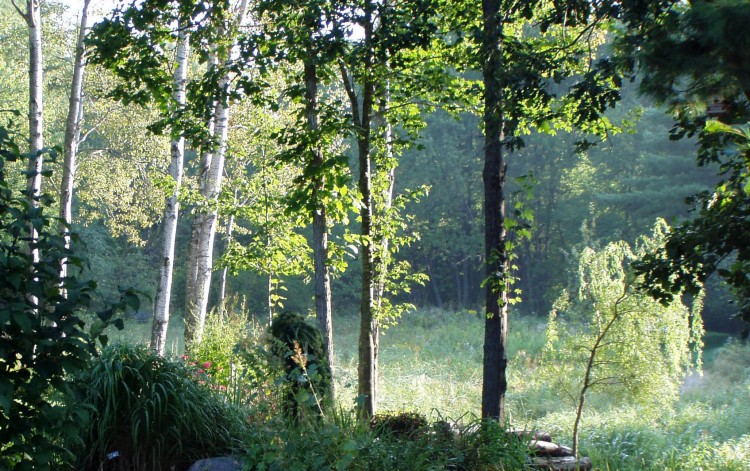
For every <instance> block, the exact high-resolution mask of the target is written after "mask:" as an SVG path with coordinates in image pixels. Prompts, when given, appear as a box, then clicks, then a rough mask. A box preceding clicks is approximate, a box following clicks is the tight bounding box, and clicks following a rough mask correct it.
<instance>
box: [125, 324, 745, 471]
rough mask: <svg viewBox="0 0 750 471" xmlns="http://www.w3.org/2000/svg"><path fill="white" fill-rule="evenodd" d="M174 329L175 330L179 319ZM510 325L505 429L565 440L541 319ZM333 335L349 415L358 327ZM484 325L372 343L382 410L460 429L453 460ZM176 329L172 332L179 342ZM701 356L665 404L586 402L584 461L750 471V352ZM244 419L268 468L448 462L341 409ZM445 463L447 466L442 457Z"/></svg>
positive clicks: (471, 411) (473, 388)
mask: <svg viewBox="0 0 750 471" xmlns="http://www.w3.org/2000/svg"><path fill="white" fill-rule="evenodd" d="M175 321H176V322H177V325H178V329H179V320H175ZM510 326H511V331H510V335H509V340H508V348H509V352H508V353H509V361H510V363H509V368H508V373H509V391H508V396H507V399H508V402H507V409H508V413H509V416H510V420H511V423H512V425H513V426H516V427H525V428H537V429H538V428H541V429H545V430H547V431H549V432H551V433H552V434H553V436H554V437H555V439H556V440H557V441H560V442H563V443H565V442H567V441H569V440H570V434H571V426H572V423H573V418H574V406H573V403H574V402H573V400H572V397H568V396H567V395H566V394H567V393H566V391H567V390H568V387H569V386H570V383H571V381H570V378H564V377H555V375H554V373H553V374H550V373H549V371H546V370H545V365H543V364H540V361H539V358H540V356H541V355H540V353H541V351H542V348H543V346H544V344H545V334H544V330H545V329H544V328H545V325H544V321H543V320H541V319H539V318H523V317H517V318H513V317H512V318H511V320H510ZM136 327H140V328H141V331H142V333H141V334H137V332H136V331H137V329H133V330H131V331H130V332H128V331H127V328H126V334H125V335H126V338H131V339H135V338H138V335H140V336H141V337H140V338H141V339H144V340H145V339H147V338H148V335H147V333H146V332H147V330H148V328H143V327H142V326H141V325H136ZM334 328H335V332H334V342H335V358H334V372H335V380H336V388H337V400H338V403H339V407H340V408H341V410H345V411H350V410H352V408H353V406H354V404H355V398H356V382H357V372H356V365H357V348H356V346H357V340H358V331H357V329H358V321H357V319H356V318H355V317H349V316H339V317H337V318H336V319H335V322H334ZM483 328H484V319H483V318H481V316H478V315H476V314H471V313H466V312H464V313H450V312H444V311H419V312H413V313H409V314H407V315H406V316H404V318H403V319H402V320H401V321H400V323H399V324H398V325H396V326H393V327H391V328H389V329H387V330H386V331H385V332H383V336H382V340H381V350H380V356H379V360H380V370H379V378H380V395H381V396H380V400H379V404H378V408H379V410H381V411H414V412H418V413H421V414H424V415H426V416H427V417H429V418H430V419H432V420H433V421H435V420H440V419H447V420H449V421H453V422H455V423H457V427H458V428H459V430H461V429H462V428H461V427H462V424H463V427H464V428H463V430H465V431H466V433H465V434H461V433H459V437H458V439H457V440H458V441H459V442H461V441H463V442H465V443H463V444H462V445H456V444H451V445H450V446H451V447H458V448H452V449H453V451H452V452H450V453H448V455H451V456H453V457H454V458H455V459H456V460H467V459H469V458H470V455H471V451H470V450H471V449H472V448H471V447H472V446H473V445H471V446H470V445H469V444H468V442H471V441H472V440H478V439H479V438H477V437H476V436H475V435H473V434H472V431H476V428H474V429H470V428H466V427H467V426H468V424H472V423H473V421H474V420H475V417H476V415H477V414H478V413H479V410H480V396H481V386H480V385H481V373H482V342H483ZM178 329H173V330H177V335H178V336H179V335H180V334H181V332H180V331H179V330H178ZM256 335H257V333H256ZM717 340H718V339H717ZM250 343H252V342H250ZM250 343H248V344H247V345H246V347H247V348H251V347H252V346H251V345H250ZM174 345H175V348H177V349H179V348H180V347H179V344H178V343H174ZM178 353H181V351H180V350H176V351H175V354H178ZM706 358H707V361H706V366H705V369H704V372H703V375H702V376H701V375H700V374H698V373H695V374H694V375H692V376H691V377H690V378H688V379H687V380H686V381H685V383H684V385H683V387H682V388H681V393H680V400H679V401H678V402H677V404H676V405H675V406H674V407H672V408H665V409H655V408H647V407H644V406H637V405H635V404H629V403H627V402H614V401H613V400H611V399H610V398H608V397H607V396H606V395H603V394H600V395H598V396H592V401H591V403H590V404H591V408H590V409H588V410H587V413H586V415H585V418H584V422H583V430H582V436H581V453H582V454H584V455H587V456H589V457H591V458H592V459H593V461H594V463H595V467H596V468H597V469H605V470H654V471H655V470H659V471H661V470H675V471H677V470H688V469H690V470H693V469H703V470H741V469H742V470H745V469H750V347H748V346H743V345H739V344H736V343H730V344H728V345H725V346H722V347H721V348H717V349H716V350H715V351H712V352H710V353H709V354H708V355H706ZM547 370H548V369H547ZM272 396H273V395H270V396H268V397H272ZM253 417H254V419H253V420H255V421H257V420H262V421H265V422H258V423H256V422H253V425H252V426H251V427H250V436H251V437H250V438H249V439H248V440H247V441H246V442H245V450H246V453H247V456H248V457H250V458H251V459H258V460H261V462H263V463H265V464H264V465H263V466H267V467H270V466H271V465H272V464H274V465H275V466H277V467H278V466H282V467H284V466H291V468H285V469H293V468H294V467H295V466H296V467H298V468H299V469H322V468H320V467H318V466H321V467H323V468H324V467H326V466H333V467H336V468H337V469H398V467H397V468H389V467H388V466H396V465H393V464H392V462H391V461H389V460H390V458H389V457H391V456H396V457H398V459H399V460H401V461H399V463H400V464H399V466H401V464H404V466H406V468H404V469H438V468H439V469H445V467H446V466H448V465H450V463H451V462H450V459H454V458H446V457H445V456H447V455H445V456H444V455H439V454H434V453H436V451H435V450H434V449H433V448H431V447H432V446H433V445H434V442H433V443H432V444H428V443H417V444H413V443H402V442H389V443H386V442H385V441H383V439H379V440H377V441H374V439H375V437H373V436H372V435H371V432H370V431H367V430H362V429H360V428H358V426H357V425H356V421H354V419H353V418H352V416H351V414H350V413H349V412H342V413H339V414H334V417H333V418H331V419H330V420H328V421H322V422H320V423H310V424H307V425H305V426H304V427H302V428H299V427H297V428H295V427H291V428H290V426H287V425H285V424H284V423H283V422H280V420H282V419H274V418H273V416H272V415H268V414H256V415H254V416H253ZM372 443H379V445H377V446H376V445H372ZM477 446H478V445H477ZM389 447H390V448H389ZM490 448H491V447H490ZM487 449H489V448H486V449H485V451H483V453H486V451H487ZM431 453H432V454H431ZM438 456H442V458H439V459H438V458H437V457H438ZM444 458H445V460H448V461H441V460H443V459H444ZM511 461H512V460H511ZM321 463H323V464H321ZM388 463H391V464H388ZM430 463H431V465H432V467H430V466H431V465H430ZM435 466H438V468H435ZM441 466H442V467H441ZM519 466H522V465H519ZM259 469H264V468H263V467H262V466H261V467H260V468H259ZM459 469H460V468H459ZM463 469H471V468H470V467H468V468H467V467H464V468H463ZM487 469H492V468H487ZM506 469H517V468H513V467H510V468H507V467H506Z"/></svg>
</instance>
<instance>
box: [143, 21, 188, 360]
mask: <svg viewBox="0 0 750 471" xmlns="http://www.w3.org/2000/svg"><path fill="white" fill-rule="evenodd" d="M189 49H190V46H189V42H188V35H187V32H185V31H184V30H181V31H180V34H179V38H178V43H177V67H176V68H175V72H174V92H173V94H172V95H173V99H174V104H175V106H176V107H178V108H182V107H184V106H185V84H186V81H187V68H188V55H189ZM170 153H171V156H172V159H171V162H170V164H169V175H170V176H171V177H172V180H173V183H174V190H173V191H172V195H171V196H170V197H169V198H167V204H166V207H165V208H164V223H163V224H164V231H163V241H162V262H161V266H160V268H159V284H158V286H157V288H156V297H155V299H154V321H153V325H152V328H151V348H152V349H153V350H154V351H155V352H156V353H157V354H159V355H161V356H164V353H165V349H166V344H167V328H168V326H169V301H170V298H171V295H172V271H173V267H174V246H175V240H176V238H177V219H178V217H179V210H180V202H179V195H180V187H181V186H182V172H183V166H184V160H185V138H184V137H183V136H182V133H180V136H179V137H177V138H176V139H175V136H173V139H172V143H171V147H170Z"/></svg>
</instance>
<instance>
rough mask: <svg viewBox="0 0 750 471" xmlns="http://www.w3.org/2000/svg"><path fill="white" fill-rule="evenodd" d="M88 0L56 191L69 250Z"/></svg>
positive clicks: (81, 24) (64, 266)
mask: <svg viewBox="0 0 750 471" xmlns="http://www.w3.org/2000/svg"><path fill="white" fill-rule="evenodd" d="M90 3H91V0H84V2H83V6H82V7H81V19H80V22H79V25H78V36H77V38H76V44H75V57H74V60H73V78H72V81H71V85H70V97H69V101H68V116H67V118H66V120H65V138H64V142H63V171H62V182H61V187H60V220H61V224H60V233H61V234H62V235H63V238H64V240H65V247H66V248H69V247H70V225H71V223H72V222H73V191H74V186H75V174H76V157H77V154H78V146H79V145H80V143H81V126H82V124H83V80H84V72H85V67H86V47H85V45H84V38H85V37H86V32H87V30H88V10H89V4H90ZM67 273H68V267H67V260H63V262H62V266H61V267H60V278H61V279H63V278H65V277H66V276H67Z"/></svg>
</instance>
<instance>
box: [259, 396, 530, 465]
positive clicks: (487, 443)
mask: <svg viewBox="0 0 750 471" xmlns="http://www.w3.org/2000/svg"><path fill="white" fill-rule="evenodd" d="M418 416H419V415H418V414H414V413H400V414H396V415H394V416H389V415H387V414H382V415H380V416H378V420H377V423H378V424H379V425H377V426H376V427H371V426H370V424H369V423H368V422H361V421H357V420H356V418H355V417H356V414H355V412H353V411H350V412H345V411H341V410H338V411H332V412H331V413H329V414H328V415H327V416H326V417H325V418H323V419H321V420H310V419H303V420H298V421H296V422H293V421H292V420H287V421H284V420H277V421H271V422H269V423H267V424H266V426H265V427H253V428H252V429H251V430H250V431H249V435H250V438H249V439H248V441H247V442H246V451H245V458H246V462H247V463H248V464H249V465H250V468H251V469H252V470H257V471H266V470H299V471H304V470H325V469H341V470H343V469H346V470H351V471H399V470H403V471H427V470H446V469H448V470H456V471H473V470H515V469H524V467H525V466H526V464H527V445H526V443H525V442H523V441H522V440H521V439H520V438H519V437H518V436H517V435H515V434H508V433H506V432H505V429H504V428H503V427H502V426H501V425H500V424H498V423H497V422H494V421H489V422H485V423H481V422H479V421H474V422H471V423H469V424H465V425H460V424H455V423H453V424H451V423H448V422H447V421H445V420H438V421H435V422H433V423H430V422H429V421H427V420H426V419H424V417H423V416H419V418H417V417H418ZM423 421H424V422H423ZM407 423H408V425H407V426H406V428H412V426H416V427H417V428H415V429H414V430H418V432H416V433H392V431H389V430H388V429H387V427H388V425H387V424H390V425H394V426H395V427H396V428H394V431H395V430H396V429H399V427H400V426H401V425H404V424H407ZM422 425H423V426H422Z"/></svg>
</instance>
